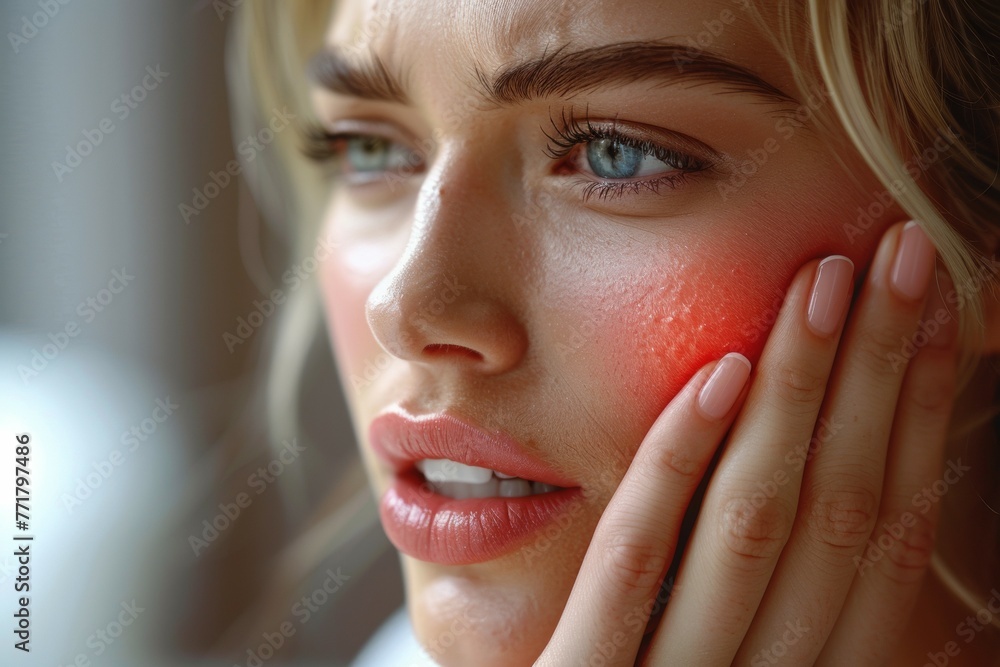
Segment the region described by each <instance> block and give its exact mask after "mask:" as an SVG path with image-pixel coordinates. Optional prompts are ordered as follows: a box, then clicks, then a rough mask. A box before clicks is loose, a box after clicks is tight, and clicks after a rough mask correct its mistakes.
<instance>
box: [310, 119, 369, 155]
mask: <svg viewBox="0 0 1000 667" xmlns="http://www.w3.org/2000/svg"><path fill="white" fill-rule="evenodd" d="M361 136H366V135H363V134H359V133H357V132H327V131H326V130H325V129H323V128H322V127H320V126H319V125H313V124H310V125H307V126H305V127H304V128H303V130H302V146H301V147H300V150H301V151H302V154H303V155H305V156H306V157H307V158H309V159H310V160H313V161H314V162H328V161H330V160H335V159H338V158H340V157H341V156H342V150H343V144H344V142H346V141H347V140H349V139H353V138H355V137H361Z"/></svg>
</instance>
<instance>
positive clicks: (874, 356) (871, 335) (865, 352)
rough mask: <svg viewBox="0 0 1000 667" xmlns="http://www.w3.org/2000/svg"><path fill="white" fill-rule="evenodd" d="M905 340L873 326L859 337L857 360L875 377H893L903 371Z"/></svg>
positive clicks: (887, 330)
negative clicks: (901, 365) (903, 345)
mask: <svg viewBox="0 0 1000 667" xmlns="http://www.w3.org/2000/svg"><path fill="white" fill-rule="evenodd" d="M902 342H903V338H902V336H900V335H897V333H896V332H895V331H891V330H889V329H886V328H885V327H882V326H871V327H868V328H867V329H865V330H864V331H862V332H861V335H860V336H859V337H858V344H857V359H858V361H859V362H860V363H861V364H862V365H863V367H864V368H865V369H867V370H868V371H869V372H871V373H872V374H873V375H874V376H875V377H892V376H893V375H898V373H899V371H900V370H901V367H900V364H899V359H900V358H902V359H906V357H905V355H902V354H901V352H902Z"/></svg>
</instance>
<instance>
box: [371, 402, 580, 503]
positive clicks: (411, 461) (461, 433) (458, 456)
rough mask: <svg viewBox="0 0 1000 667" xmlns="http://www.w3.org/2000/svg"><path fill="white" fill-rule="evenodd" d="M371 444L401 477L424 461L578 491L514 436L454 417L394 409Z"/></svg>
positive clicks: (382, 418) (380, 421)
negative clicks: (446, 461) (461, 465)
mask: <svg viewBox="0 0 1000 667" xmlns="http://www.w3.org/2000/svg"><path fill="white" fill-rule="evenodd" d="M368 441H369V442H370V443H371V446H372V449H373V450H374V451H375V454H376V455H377V456H378V457H379V458H381V459H382V460H383V461H385V462H386V463H387V464H388V465H389V466H390V467H391V468H392V469H393V470H394V471H395V472H397V473H399V472H404V471H406V470H409V469H410V468H412V467H414V465H415V464H416V462H417V461H420V460H423V459H449V460H452V461H457V462H458V463H464V464H465V465H470V466H479V467H481V468H490V469H492V470H496V471H499V472H502V473H505V474H508V475H514V476H516V477H521V478H523V479H530V480H533V481H536V482H543V483H545V484H551V485H553V486H561V487H574V486H576V484H575V483H574V482H573V481H571V480H569V479H568V478H566V477H565V476H564V475H562V474H561V473H560V472H559V471H557V470H554V469H553V468H552V467H551V466H549V465H548V464H547V463H544V462H543V461H541V460H539V459H538V458H536V457H534V456H533V455H531V454H530V453H528V451H527V450H526V449H525V448H524V446H523V445H521V444H520V443H519V442H517V441H516V440H514V438H512V437H511V436H510V435H508V434H506V433H504V432H502V431H494V432H488V431H486V430H484V429H483V428H480V427H479V426H476V425H475V424H473V423H471V422H469V421H466V420H465V419H462V418H461V417H459V416H457V415H455V414H453V413H449V412H439V413H434V414H423V415H414V414H412V413H410V412H408V411H407V410H406V409H405V408H403V407H402V406H400V405H393V406H390V407H389V408H387V409H385V410H383V411H382V412H381V413H380V414H379V415H378V416H377V417H375V419H373V420H372V422H371V425H370V426H369V428H368Z"/></svg>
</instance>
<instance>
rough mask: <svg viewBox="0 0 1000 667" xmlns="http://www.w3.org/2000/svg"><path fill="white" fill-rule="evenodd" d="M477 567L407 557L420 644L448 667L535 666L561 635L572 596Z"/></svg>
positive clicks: (411, 603) (409, 593)
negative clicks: (558, 629)
mask: <svg viewBox="0 0 1000 667" xmlns="http://www.w3.org/2000/svg"><path fill="white" fill-rule="evenodd" d="M477 569H478V568H477V567H473V568H451V567H448V566H441V565H437V564H431V563H424V562H421V561H415V560H414V559H411V558H408V557H406V558H404V571H405V573H406V577H407V584H406V588H407V606H408V611H409V614H410V620H411V622H412V625H413V630H414V634H415V635H416V638H417V641H419V642H420V644H421V645H422V646H423V647H424V650H425V651H426V652H427V653H428V655H430V657H431V658H433V659H434V660H435V661H436V662H437V663H438V664H440V665H443V666H444V667H469V666H471V665H475V666H476V667H520V666H522V665H524V666H526V667H530V665H532V664H533V663H534V661H535V660H536V659H537V658H538V655H539V654H540V653H541V652H542V650H543V649H544V648H545V645H546V644H547V643H548V640H549V638H550V637H551V636H552V633H553V632H554V631H555V627H556V624H557V623H558V621H559V615H560V613H561V612H562V608H563V605H564V604H565V600H566V598H567V597H568V594H569V591H568V590H566V591H554V590H546V589H541V588H539V587H538V585H537V583H533V584H532V583H528V584H527V585H526V584H525V579H527V577H525V576H524V575H525V574H526V573H524V572H522V573H520V574H519V573H517V572H510V573H509V574H508V577H509V578H510V580H509V583H504V582H503V579H504V577H500V578H499V579H498V578H497V577H495V576H493V575H494V573H490V572H485V573H481V574H480V573H477V572H476V570H477Z"/></svg>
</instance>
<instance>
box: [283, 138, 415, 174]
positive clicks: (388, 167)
mask: <svg viewBox="0 0 1000 667" xmlns="http://www.w3.org/2000/svg"><path fill="white" fill-rule="evenodd" d="M303 152H304V153H305V154H306V155H307V156H309V157H311V158H312V159H314V160H316V161H319V162H326V161H336V162H337V164H338V167H339V168H340V169H341V170H342V171H343V173H344V174H345V175H346V176H353V177H354V178H355V179H357V178H360V179H361V180H362V181H370V180H372V179H375V178H376V177H378V176H384V175H387V174H390V173H395V174H403V175H406V174H413V173H417V172H419V171H420V170H421V169H422V168H423V157H422V156H421V155H420V154H419V153H418V152H417V151H414V150H411V149H410V148H407V147H406V146H404V145H403V144H400V143H398V142H396V141H392V140H391V139H388V138H386V137H381V136H378V135H374V134H359V133H347V132H341V133H329V132H326V131H324V130H322V129H318V128H311V129H310V131H309V133H308V134H307V135H306V137H305V147H304V148H303Z"/></svg>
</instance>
